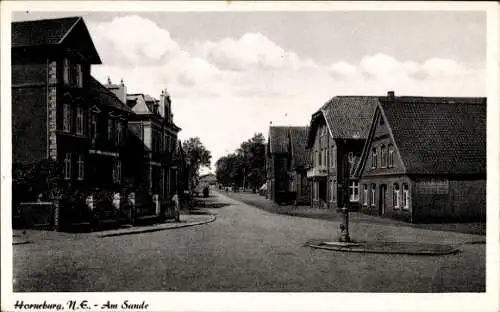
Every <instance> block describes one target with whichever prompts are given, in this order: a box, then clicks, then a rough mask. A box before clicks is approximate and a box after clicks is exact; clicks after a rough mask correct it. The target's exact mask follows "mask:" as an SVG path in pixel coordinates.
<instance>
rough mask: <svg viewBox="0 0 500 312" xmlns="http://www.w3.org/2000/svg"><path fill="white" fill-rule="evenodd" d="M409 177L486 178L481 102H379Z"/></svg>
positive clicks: (483, 106)
mask: <svg viewBox="0 0 500 312" xmlns="http://www.w3.org/2000/svg"><path fill="white" fill-rule="evenodd" d="M380 100H381V104H380V105H381V107H382V109H383V112H384V115H385V116H386V118H387V122H388V123H389V126H390V128H391V130H392V134H393V136H394V140H395V143H396V146H397V148H398V150H399V153H400V155H401V158H402V160H403V163H404V165H405V168H406V172H407V173H408V174H438V175H468V174H485V173H486V99H485V98H423V97H395V98H394V99H393V100H390V99H388V98H381V99H380Z"/></svg>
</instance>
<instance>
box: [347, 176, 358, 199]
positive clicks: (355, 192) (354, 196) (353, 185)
mask: <svg viewBox="0 0 500 312" xmlns="http://www.w3.org/2000/svg"><path fill="white" fill-rule="evenodd" d="M349 188H350V189H351V196H350V198H349V200H350V201H351V202H357V201H359V183H358V182H354V181H353V182H352V183H351V185H349Z"/></svg>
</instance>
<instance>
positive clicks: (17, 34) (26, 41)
mask: <svg viewBox="0 0 500 312" xmlns="http://www.w3.org/2000/svg"><path fill="white" fill-rule="evenodd" d="M78 25H82V26H83V29H84V30H83V31H85V33H86V35H87V36H88V37H89V39H90V41H92V39H91V38H90V34H89V32H88V29H87V27H86V26H85V22H84V21H83V18H82V17H80V16H73V17H63V18H56V19H42V20H33V21H22V22H13V23H12V37H11V38H12V41H11V46H12V48H23V47H34V46H50V45H61V44H63V42H64V41H65V39H67V38H68V37H69V35H70V33H71V32H72V31H73V29H75V28H76V27H77V26H78ZM79 29H80V30H82V28H81V27H80V28H79ZM80 35H81V33H78V39H76V40H80V41H81V40H82V37H81V36H80ZM85 53H86V54H88V55H87V56H89V59H90V61H91V63H92V64H101V59H100V58H99V54H98V53H97V51H96V50H95V47H94V44H93V42H92V43H91V47H90V48H89V49H87V50H86V51H85Z"/></svg>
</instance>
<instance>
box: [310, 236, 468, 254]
mask: <svg viewBox="0 0 500 312" xmlns="http://www.w3.org/2000/svg"><path fill="white" fill-rule="evenodd" d="M305 246H308V247H311V248H317V249H325V250H331V251H342V252H360V253H378V254H401V255H423V256H440V255H449V254H455V253H458V252H460V250H459V249H457V248H456V247H454V246H451V245H440V244H426V243H414V242H383V241H372V242H356V241H350V242H338V241H334V240H326V239H325V240H322V239H318V240H310V241H308V242H306V244H305Z"/></svg>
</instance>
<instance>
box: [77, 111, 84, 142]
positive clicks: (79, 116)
mask: <svg viewBox="0 0 500 312" xmlns="http://www.w3.org/2000/svg"><path fill="white" fill-rule="evenodd" d="M76 134H78V135H82V134H83V108H81V107H77V108H76Z"/></svg>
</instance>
